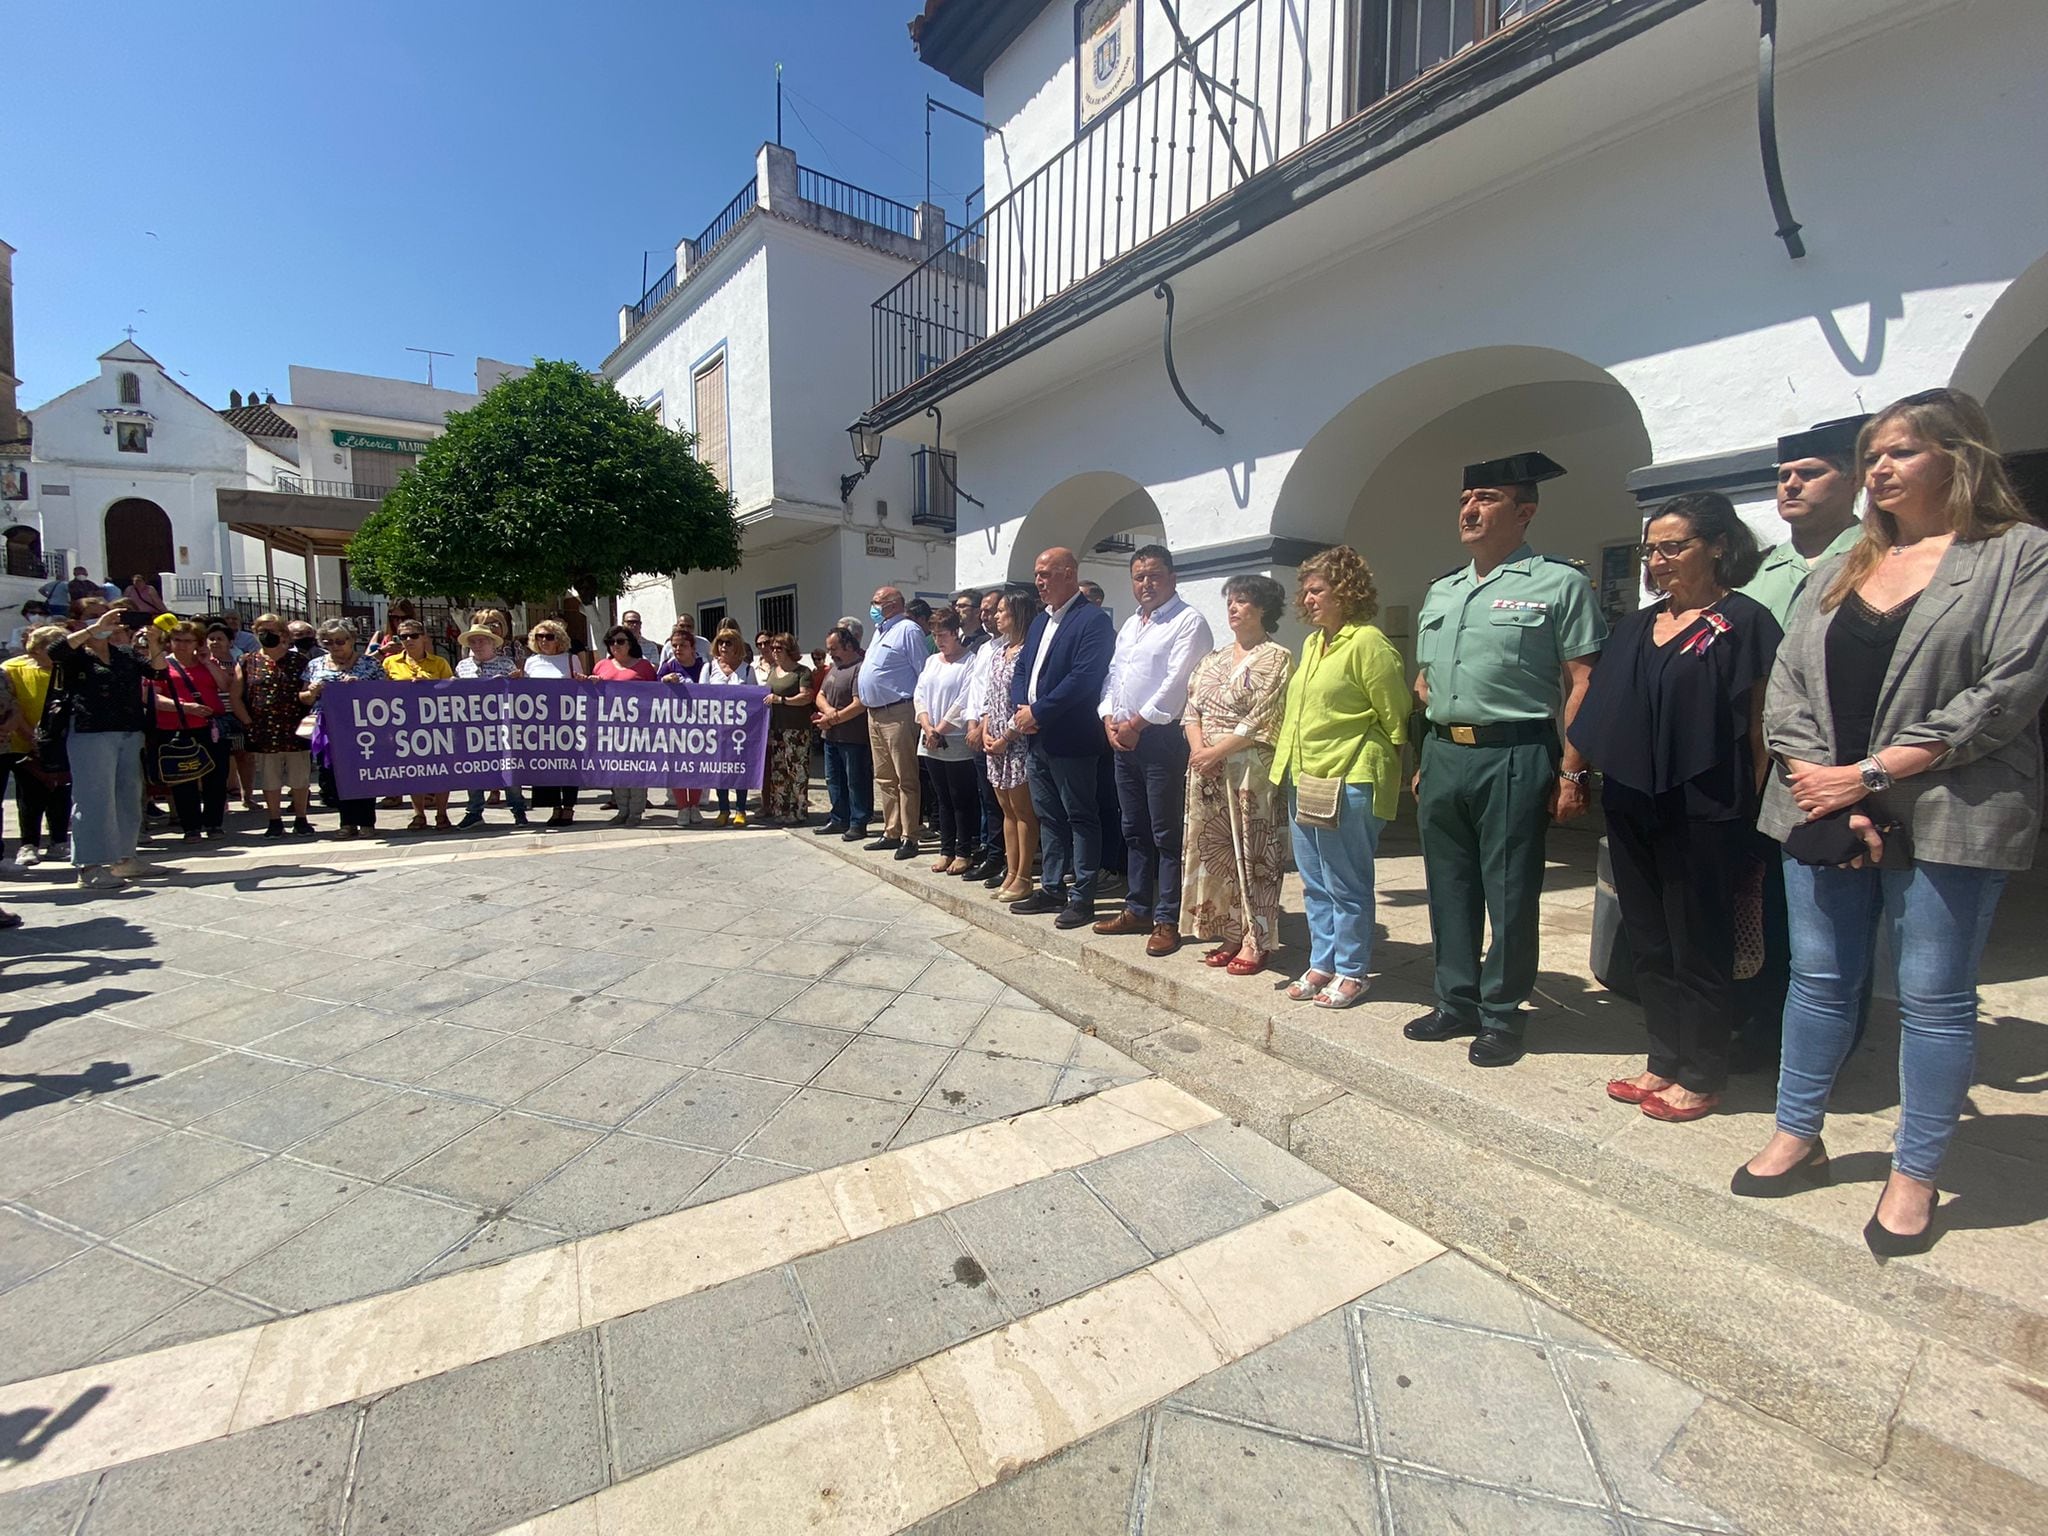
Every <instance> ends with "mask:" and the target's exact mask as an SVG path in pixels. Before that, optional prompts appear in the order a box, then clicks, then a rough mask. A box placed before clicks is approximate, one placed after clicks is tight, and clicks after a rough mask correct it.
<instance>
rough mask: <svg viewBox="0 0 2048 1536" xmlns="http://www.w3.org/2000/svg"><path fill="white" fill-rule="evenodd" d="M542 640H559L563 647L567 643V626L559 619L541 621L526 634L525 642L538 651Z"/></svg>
mask: <svg viewBox="0 0 2048 1536" xmlns="http://www.w3.org/2000/svg"><path fill="white" fill-rule="evenodd" d="M543 640H559V641H561V642H562V644H563V645H564V646H567V645H568V643H569V626H568V625H566V624H564V623H563V622H562V621H561V620H560V619H542V620H541V621H540V622H539V623H538V624H536V625H534V626H533V628H532V629H531V630H529V631H528V632H527V636H526V642H527V644H529V645H531V646H533V647H534V648H535V649H539V647H540V643H541V641H543Z"/></svg>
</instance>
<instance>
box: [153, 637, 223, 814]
mask: <svg viewBox="0 0 2048 1536" xmlns="http://www.w3.org/2000/svg"><path fill="white" fill-rule="evenodd" d="M171 670H172V671H174V672H176V673H177V674H178V676H180V677H182V678H184V680H185V686H186V687H187V688H190V689H191V691H192V700H191V702H193V703H195V704H196V703H201V702H203V701H202V700H201V699H200V697H199V689H198V688H197V687H196V686H194V684H193V682H192V678H191V676H190V674H188V673H187V672H186V671H185V669H184V668H183V667H181V666H179V665H178V664H177V663H176V662H175V661H174V662H172V663H171ZM176 693H177V690H176V689H173V690H172V695H173V696H174V697H175V696H176ZM207 731H208V733H209V734H210V735H212V734H216V733H217V728H216V727H215V726H214V724H213V722H212V721H208V722H207ZM149 769H150V774H149V776H150V779H151V781H152V782H153V783H157V784H162V785H165V786H167V787H168V786H172V785H178V784H190V783H193V782H195V781H196V780H199V779H203V778H205V777H206V776H207V775H208V774H209V773H211V772H212V771H213V753H212V752H210V751H208V750H207V747H206V743H204V742H202V741H201V740H200V739H199V737H198V735H197V733H196V732H193V731H188V730H184V729H182V728H181V729H179V730H175V731H172V732H171V733H170V734H169V735H168V736H165V737H163V738H162V739H161V740H159V741H157V742H156V743H155V744H154V745H153V746H152V747H151V749H150V754H149Z"/></svg>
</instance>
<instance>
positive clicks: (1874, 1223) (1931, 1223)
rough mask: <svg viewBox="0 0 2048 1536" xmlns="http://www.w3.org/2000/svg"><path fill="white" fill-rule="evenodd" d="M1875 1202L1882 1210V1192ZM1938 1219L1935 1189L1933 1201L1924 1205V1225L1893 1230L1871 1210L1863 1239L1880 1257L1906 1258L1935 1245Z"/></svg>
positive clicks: (1939, 1201)
mask: <svg viewBox="0 0 2048 1536" xmlns="http://www.w3.org/2000/svg"><path fill="white" fill-rule="evenodd" d="M1887 1187H1889V1181H1887ZM1877 1203H1878V1206H1879V1208H1880V1209H1882V1208H1883V1205H1884V1196H1883V1195H1882V1194H1880V1195H1879V1196H1878V1197H1877ZM1940 1219H1941V1191H1940V1190H1938V1189H1937V1190H1936V1191H1935V1192H1934V1201H1933V1203H1932V1204H1931V1205H1929V1206H1928V1207H1927V1225H1926V1226H1924V1227H1922V1228H1921V1229H1920V1230H1919V1231H1918V1232H1913V1233H1906V1232H1894V1231H1893V1230H1892V1229H1891V1228H1890V1227H1888V1226H1886V1225H1885V1224H1884V1223H1883V1222H1881V1221H1879V1220H1878V1219H1877V1212H1876V1211H1872V1212H1871V1213H1870V1220H1869V1221H1867V1222H1865V1223H1864V1225H1863V1241H1864V1243H1865V1244H1866V1245H1867V1246H1868V1247H1869V1249H1870V1251H1871V1252H1872V1253H1873V1254H1875V1255H1876V1256H1877V1257H1878V1258H1880V1259H1903V1258H1909V1257H1911V1256H1912V1255H1913V1254H1916V1253H1925V1252H1926V1251H1927V1250H1928V1249H1930V1248H1932V1247H1933V1246H1934V1240H1935V1238H1936V1237H1938V1236H1940V1234H1939V1233H1938V1232H1937V1231H1936V1230H1935V1227H1936V1225H1937V1224H1938V1223H1939V1221H1940Z"/></svg>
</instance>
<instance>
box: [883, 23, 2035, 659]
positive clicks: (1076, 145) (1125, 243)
mask: <svg viewBox="0 0 2048 1536" xmlns="http://www.w3.org/2000/svg"><path fill="white" fill-rule="evenodd" d="M912 33H913V36H914V38H915V44H916V47H917V50H918V53H919V55H920V57H921V58H922V60H923V61H924V62H925V63H926V64H928V65H930V66H931V67H932V68H933V69H935V70H937V71H939V72H940V73H942V74H944V75H945V76H946V77H947V78H949V79H951V80H953V81H955V82H956V83H958V84H960V85H962V86H964V87H966V88H968V89H970V90H973V91H976V92H978V93H980V94H981V96H982V98H983V101H984V115H985V116H986V118H987V119H988V121H989V122H990V123H991V124H993V125H994V129H993V131H991V132H990V133H989V134H988V135H987V137H986V155H985V167H986V173H987V179H988V194H987V196H988V203H987V212H986V214H985V215H984V216H983V217H982V218H980V219H978V220H977V221H976V222H975V223H974V224H973V225H971V226H970V227H969V228H967V229H965V230H963V231H961V232H960V233H959V234H957V235H956V236H954V237H952V238H951V239H949V240H948V242H947V243H946V245H945V246H944V248H943V249H941V250H938V251H936V252H934V253H933V254H932V255H931V256H929V257H928V258H927V259H926V260H925V261H924V262H923V263H922V264H921V265H920V266H919V267H918V268H917V270H916V271H914V272H912V273H910V274H909V275H907V276H906V277H905V278H904V279H903V281H902V282H901V283H899V284H898V285H896V286H895V287H894V288H893V289H891V290H890V291H889V292H888V293H886V294H884V295H883V296H882V297H881V298H880V299H879V300H878V301H877V302H876V304H875V305H874V307H873V317H872V318H873V336H874V358H873V362H874V372H875V381H876V382H875V390H874V398H873V401H872V402H871V404H870V407H869V411H868V419H869V420H870V422H871V423H872V424H873V425H876V426H878V427H880V428H882V429H883V430H884V431H885V432H886V433H887V435H888V438H889V439H890V440H891V441H892V442H898V443H902V444H904V445H905V446H908V447H915V446H920V445H926V444H930V443H931V442H933V441H934V434H935V427H936V422H935V420H934V418H933V417H932V415H931V414H930V411H931V408H933V407H937V408H939V409H940V410H941V412H942V415H943V423H944V433H945V442H944V446H945V447H946V448H947V449H948V450H957V453H958V459H957V479H958V485H959V488H960V489H961V490H962V491H963V492H967V493H971V494H972V495H973V496H975V497H976V498H978V499H979V500H980V501H981V502H983V503H985V506H986V510H985V511H982V510H977V509H976V508H974V507H973V506H972V505H971V504H967V503H964V502H963V504H962V505H961V508H960V513H961V515H960V524H959V540H958V551H959V577H960V579H961V580H962V581H963V582H969V583H987V582H990V581H994V580H997V579H1001V578H1004V577H1022V576H1026V575H1028V573H1029V571H1030V568H1031V562H1032V559H1033V557H1034V555H1035V554H1036V553H1037V551H1039V550H1041V549H1043V548H1045V547H1047V546H1048V545H1053V544H1066V545H1071V546H1074V547H1077V548H1080V549H1084V550H1085V549H1089V548H1091V547H1093V546H1094V545H1095V544H1096V543H1098V542H1099V541H1101V540H1103V539H1104V538H1108V537H1112V536H1117V535H1123V536H1126V537H1128V538H1135V539H1138V540H1139V541H1140V542H1142V540H1143V539H1144V538H1146V537H1153V538H1161V537H1163V538H1164V540H1165V541H1166V542H1167V543H1168V544H1169V545H1170V546H1171V547H1172V548H1173V549H1174V550H1175V551H1176V552H1177V554H1178V555H1179V556H1180V559H1181V562H1182V569H1183V572H1184V573H1186V574H1187V575H1188V576H1189V577H1190V578H1191V579H1189V580H1187V581H1186V583H1185V587H1186V590H1187V591H1188V593H1189V596H1190V597H1191V598H1192V599H1193V600H1194V601H1195V602H1196V603H1197V604H1198V605H1199V606H1203V607H1204V608H1206V609H1207V610H1208V611H1209V613H1210V617H1211V622H1212V623H1219V622H1220V620H1221V613H1220V607H1221V603H1220V585H1221V582H1222V579H1223V578H1224V577H1226V576H1227V575H1229V574H1232V573H1235V572H1245V571H1260V572H1266V573H1269V574H1272V575H1274V576H1276V577H1278V578H1279V579H1280V580H1281V581H1282V582H1283V584H1287V585H1289V586H1291V584H1292V577H1293V568H1294V566H1295V565H1296V564H1297V563H1298V562H1299V561H1300V560H1301V559H1303V558H1305V557H1306V555H1307V554H1308V553H1309V552H1311V551H1313V550H1315V549H1317V548H1319V547H1322V546H1325V545H1327V544H1331V543H1335V542H1340V541H1342V542H1348V543H1351V544H1353V545H1355V546H1356V547H1357V548H1358V549H1359V550H1360V551H1361V552H1362V553H1363V554H1365V556H1366V557H1367V559H1368V560H1369V561H1370V562H1371V563H1372V565H1373V566H1374V568H1375V571H1376V572H1377V576H1378V584H1379V588H1380V593H1381V601H1382V605H1383V611H1382V620H1381V622H1382V623H1383V625H1384V626H1385V627H1386V629H1387V630H1388V632H1389V634H1390V635H1391V636H1392V637H1393V638H1394V639H1395V641H1396V643H1397V644H1399V645H1401V646H1403V648H1404V649H1407V648H1408V647H1410V646H1411V645H1412V637H1411V635H1410V633H1409V631H1410V629H1411V620H1412V614H1413V611H1414V609H1415V607H1416V606H1417V605H1418V604H1419V602H1420V600H1421V597H1422V594H1423V591H1424V589H1425V587H1426V585H1427V584H1428V582H1429V581H1430V580H1432V579H1433V578H1434V577H1435V576H1437V575H1439V574H1441V573H1442V572H1444V571H1445V570H1447V569H1450V568H1452V567H1454V566H1456V565H1458V564H1459V563H1460V561H1461V555H1460V552H1459V547H1458V543H1457V539H1456V535H1455V531H1454V511H1455V507H1456V502H1457V493H1458V487H1459V470H1460V466H1462V465H1464V464H1466V463H1468V462H1473V461H1477V460H1482V459H1492V458H1497V457H1501V456H1503V455H1507V454H1511V453H1519V452H1523V451H1527V450H1532V449H1540V450H1542V451H1543V452H1546V453H1548V454H1549V455H1551V457H1553V458H1555V459H1556V460H1557V461H1558V462H1560V463H1561V464H1563V465H1564V466H1565V467H1566V469H1567V470H1568V471H1569V473H1568V475H1567V476H1566V477H1565V478H1564V479H1562V480H1558V481H1554V482H1552V483H1550V484H1547V485H1545V486H1544V487H1543V503H1542V511H1541V515H1540V516H1539V518H1538V520H1537V522H1536V524H1535V528H1534V535H1533V536H1534V539H1535V542H1536V544H1537V547H1538V548H1539V549H1541V550H1544V551H1546V552H1550V553H1554V554H1559V555H1563V556H1568V557H1571V558H1573V559H1576V560H1579V561H1583V562H1584V563H1585V566H1586V568H1587V569H1588V571H1589V572H1590V573H1591V574H1592V575H1593V577H1594V579H1595V581H1596V583H1598V584H1599V586H1600V588H1601V590H1602V594H1603V599H1604V601H1606V602H1607V604H1608V605H1609V606H1610V607H1620V606H1626V605H1629V604H1633V603H1634V602H1636V601H1638V595H1637V587H1636V572H1635V570H1634V567H1633V564H1632V561H1631V557H1630V553H1629V551H1630V548H1631V546H1632V545H1634V543H1635V542H1636V541H1637V539H1638V538H1639V536H1640V529H1641V526H1642V524H1641V518H1642V516H1643V512H1644V509H1645V507H1646V506H1648V505H1650V504H1652V503H1654V502H1655V501H1657V500H1659V499H1661V498H1663V497H1665V496H1667V495H1670V494H1673V493H1675V492H1677V491H1679V490H1684V489H1699V488H1716V489H1721V490H1724V491H1726V492H1728V493H1729V494H1730V495H1732V496H1733V497H1734V498H1735V499H1736V500H1737V501H1738V504H1740V505H1742V506H1743V507H1744V510H1745V513H1746V514H1747V515H1750V516H1752V517H1753V518H1754V520H1755V521H1756V523H1757V525H1758V526H1759V528H1760V529H1761V530H1762V531H1763V532H1764V534H1765V536H1766V540H1767V542H1777V541H1778V540H1779V539H1780V538H1781V537H1782V531H1781V528H1780V526H1779V524H1778V523H1777V520H1776V518H1775V516H1774V515H1773V513H1772V512H1771V510H1770V482H1771V461H1772V456H1773V455H1772V448H1771V445H1772V443H1773V441H1774V439H1775V438H1776V437H1777V436H1778V435H1779V434H1780V433H1783V432H1785V431H1788V430H1790V429H1795V428H1800V427H1804V426H1806V425H1808V424H1810V423H1813V422H1816V421H1820V420H1824V419H1827V418H1831V417H1837V416H1843V415H1847V414H1849V413H1852V412H1855V411H1858V410H1864V409H1875V408H1876V407H1878V406H1881V405H1883V404H1885V403H1887V402H1889V401H1891V400H1893V399H1895V398H1897V397H1899V396H1901V395H1904V394H1907V393H1909V392H1912V391H1915V390H1920V389H1925V388H1928V387H1930V386H1934V385H1953V386H1956V387H1960V388H1963V389H1966V390H1969V391H1971V392H1972V393H1974V394H1976V395H1978V396H1979V397H1981V398H1983V399H1984V400H1985V401H1986V402H1987V404H1988V405H1989V407H1990V410H1991V414H1992V417H1993V419H1994V421H1995V422H1996V424H1997V426H1998V429H1999V431H2000V433H2001V435H2002V440H2003V446H2004V447H2005V448H2006V449H2007V450H2008V451H2017V452H2019V453H2021V454H2022V455H2025V453H2026V451H2028V450H2036V451H2038V450H2043V449H2048V340H2044V336H2048V199H2043V198H2042V197H2041V196H2040V195H2039V192H2038V188H2037V186H2036V182H2037V181H2038V177H2037V176H2036V175H2035V173H2034V172H2032V171H2029V170H2028V169H2027V167H2038V166H2040V165H2043V164H2048V96H2044V94H2043V92H2042V90H2041V65H2042V61H2043V60H2044V59H2048V6H2044V5H2043V4H2041V3H2040V0H1799V3H1796V4H1786V5H1783V6H1777V5H1774V4H1767V5H1763V6H1759V5H1758V4H1757V3H1755V0H1548V3H1543V0H1479V3H1467V0H1459V3H1457V4H1446V3H1437V0H1183V3H1181V4H1179V5H1176V6H1168V5H1164V4H1161V3H1159V0H1082V3H1081V4H1080V5H1078V6H1076V5H1075V4H1073V3H1070V0H1059V3H1053V0H1036V3H1033V0H929V3H927V4H925V5H924V7H923V10H922V14H921V15H920V16H919V17H918V18H917V19H916V20H914V21H913V22H912ZM2020 462H2021V463H2022V466H2023V467H2029V466H2038V464H2039V463H2040V462H2041V461H2040V460H2038V459H2032V458H2030V457H2022V459H2021V460H2020ZM2023 478H2029V477H2027V476H2023ZM2029 483H2030V484H2032V485H2034V486H2036V487H2038V485H2039V479H2038V477H2031V478H2029ZM1113 595H1114V593H1113Z"/></svg>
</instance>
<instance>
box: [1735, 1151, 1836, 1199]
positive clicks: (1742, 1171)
mask: <svg viewBox="0 0 2048 1536" xmlns="http://www.w3.org/2000/svg"><path fill="white" fill-rule="evenodd" d="M1832 1182H1833V1175H1832V1174H1830V1173H1829V1172H1828V1149H1827V1143H1826V1142H1824V1141H1822V1140H1821V1139H1820V1138H1819V1137H1818V1136H1816V1137H1814V1138H1813V1145H1812V1146H1810V1147H1808V1148H1807V1149H1806V1156H1804V1157H1802V1158H1801V1159H1799V1161H1798V1162H1796V1163H1794V1164H1793V1165H1792V1166H1791V1167H1790V1168H1787V1169H1786V1170H1785V1171H1784V1172H1783V1173H1751V1172H1750V1171H1749V1164H1747V1163H1744V1164H1743V1165H1742V1166H1741V1167H1740V1168H1738V1169H1736V1170H1735V1177H1734V1178H1732V1179H1730V1180H1729V1181H1728V1188H1729V1190H1730V1191H1732V1192H1733V1193H1735V1194H1738V1195H1745V1196H1747V1197H1748V1198H1749V1199H1751V1200H1776V1199H1777V1198H1779V1197H1780V1196H1781V1195H1795V1194H1797V1193H1798V1192H1799V1191H1800V1190H1802V1189H1819V1188H1821V1187H1822V1186H1824V1185H1827V1184H1830V1183H1832Z"/></svg>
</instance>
